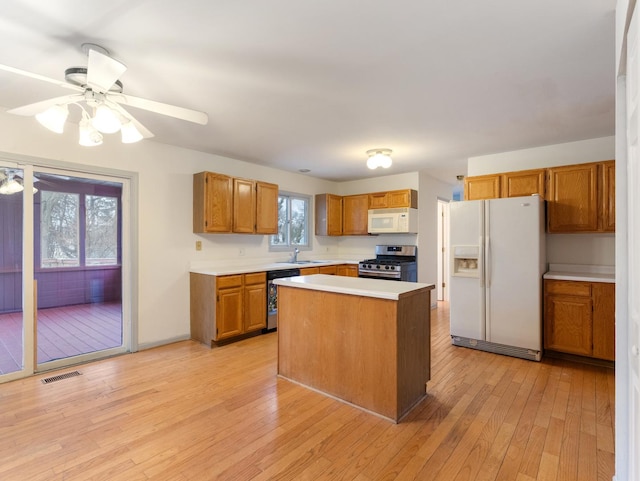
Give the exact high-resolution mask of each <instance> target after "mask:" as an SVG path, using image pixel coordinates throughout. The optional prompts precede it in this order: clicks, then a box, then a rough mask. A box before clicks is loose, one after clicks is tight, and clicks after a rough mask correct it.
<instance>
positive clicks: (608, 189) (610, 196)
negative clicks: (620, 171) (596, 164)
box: [600, 160, 616, 232]
mask: <svg viewBox="0 0 640 481" xmlns="http://www.w3.org/2000/svg"><path fill="white" fill-rule="evenodd" d="M600 182H601V184H600V185H601V186H602V188H601V190H600V193H601V195H602V198H601V201H600V202H601V203H600V205H601V206H602V212H601V214H600V218H601V224H600V227H601V228H602V231H603V232H615V230H616V162H615V160H609V161H606V162H602V168H601V181H600Z"/></svg>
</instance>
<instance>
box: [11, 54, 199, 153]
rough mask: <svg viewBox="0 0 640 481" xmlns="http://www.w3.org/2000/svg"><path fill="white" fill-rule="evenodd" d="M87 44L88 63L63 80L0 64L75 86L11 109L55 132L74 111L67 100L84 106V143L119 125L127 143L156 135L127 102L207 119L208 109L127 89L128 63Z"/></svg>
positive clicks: (192, 118)
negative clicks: (123, 77)
mask: <svg viewBox="0 0 640 481" xmlns="http://www.w3.org/2000/svg"><path fill="white" fill-rule="evenodd" d="M82 50H83V52H85V53H86V54H87V56H88V63H87V66H86V67H70V68H68V69H66V70H65V80H64V81H60V80H55V79H52V78H49V77H45V76H43V75H39V74H36V73H32V72H27V71H26V70H21V69H18V68H14V67H9V66H7V65H2V64H0V70H5V71H7V72H12V73H15V74H18V75H24V76H25V77H30V78H34V79H37V80H42V81H44V82H48V83H52V84H54V85H58V86H60V87H63V88H66V89H69V90H74V91H75V93H73V94H70V95H65V96H62V97H55V98H51V99H48V100H42V101H40V102H36V103H33V104H29V105H24V106H22V107H17V108H15V109H11V110H8V111H7V112H8V113H11V114H16V115H25V116H31V115H35V117H36V119H37V120H38V121H39V122H40V123H41V124H42V125H44V126H45V127H47V128H48V129H50V130H52V131H54V132H57V133H62V131H63V128H64V124H65V122H66V119H67V116H68V114H69V108H68V106H69V105H76V106H77V107H79V108H80V109H81V115H82V119H81V120H80V122H79V133H80V140H79V142H80V145H84V146H93V145H100V144H101V143H102V140H103V136H102V134H108V133H115V132H118V131H120V132H121V135H122V142H124V143H132V142H137V141H139V140H142V139H143V138H149V137H153V134H152V133H151V132H150V131H149V130H148V129H147V128H146V127H144V126H143V125H142V124H141V123H140V122H138V121H137V120H136V119H135V118H134V117H133V115H131V114H130V113H129V112H128V111H127V110H125V109H124V108H123V105H126V106H131V107H136V108H139V109H143V110H148V111H150V112H155V113H158V114H162V115H167V116H169V117H174V118H177V119H182V120H186V121H188V122H194V123H196V124H200V125H206V124H207V122H208V120H209V118H208V116H207V114H206V113H204V112H199V111H197V110H191V109H186V108H183V107H176V106H175V105H169V104H165V103H162V102H156V101H154V100H148V99H143V98H140V97H134V96H132V95H125V94H123V93H122V91H123V85H122V82H121V81H120V80H118V79H119V78H120V76H121V75H122V74H123V73H124V72H125V71H126V70H127V67H126V66H125V65H124V64H123V63H122V62H119V61H118V60H116V59H114V58H112V57H110V56H109V52H108V51H107V50H106V49H104V48H103V47H100V46H99V45H95V44H92V43H84V44H82Z"/></svg>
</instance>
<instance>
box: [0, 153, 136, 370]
mask: <svg viewBox="0 0 640 481" xmlns="http://www.w3.org/2000/svg"><path fill="white" fill-rule="evenodd" d="M14 181H15V182H16V183H17V184H19V187H20V188H22V189H19V187H16V186H15V185H14V184H13V182H14ZM0 182H4V184H2V185H6V187H4V188H3V187H2V186H0V222H2V225H3V229H2V234H1V237H0V242H1V244H0V288H1V293H0V381H2V380H7V379H12V378H14V377H20V376H25V375H30V374H31V373H33V372H37V371H43V370H48V369H54V368H58V367H62V366H65V365H70V364H76V363H80V362H85V361H88V360H92V359H97V358H100V357H106V356H110V355H113V354H117V353H120V352H126V351H128V350H130V347H131V346H130V338H131V336H130V332H131V329H130V327H131V320H130V314H129V313H130V308H129V307H128V306H130V296H129V292H128V286H129V285H130V284H128V283H127V278H126V276H128V275H129V271H128V270H127V269H126V268H125V269H124V270H123V259H126V258H127V256H128V252H129V251H128V248H127V247H128V246H127V239H128V235H127V233H128V231H129V229H128V222H129V211H128V205H129V202H128V194H129V190H128V180H127V179H123V178H117V177H110V176H104V175H93V174H85V173H83V174H78V173H75V172H68V171H61V170H56V169H50V168H38V167H32V166H25V167H24V168H23V169H17V168H11V167H2V165H1V164H0ZM3 189H4V190H3ZM12 189H13V190H12ZM27 190H29V192H28V194H29V195H27ZM23 273H24V275H23ZM27 273H28V274H27Z"/></svg>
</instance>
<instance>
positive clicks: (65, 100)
mask: <svg viewBox="0 0 640 481" xmlns="http://www.w3.org/2000/svg"><path fill="white" fill-rule="evenodd" d="M81 100H84V95H78V94H72V95H65V96H64V97H54V98H52V99H47V100H42V101H40V102H36V103H33V104H28V105H23V106H22V107H16V108H15V109H11V110H7V112H8V113H10V114H15V115H26V116H30V115H36V114H39V113H40V112H44V111H45V110H47V109H48V108H49V107H53V106H54V105H64V104H72V103H74V102H79V101H81Z"/></svg>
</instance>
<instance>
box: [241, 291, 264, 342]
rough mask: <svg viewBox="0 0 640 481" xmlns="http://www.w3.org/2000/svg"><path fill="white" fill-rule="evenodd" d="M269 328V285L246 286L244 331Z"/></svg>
mask: <svg viewBox="0 0 640 481" xmlns="http://www.w3.org/2000/svg"><path fill="white" fill-rule="evenodd" d="M265 327H267V284H266V283H260V284H249V285H245V286H244V330H245V332H249V331H255V330H256V329H262V328H265Z"/></svg>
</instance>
